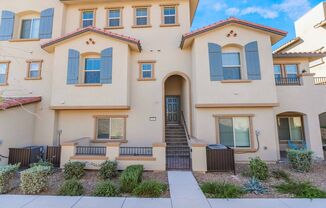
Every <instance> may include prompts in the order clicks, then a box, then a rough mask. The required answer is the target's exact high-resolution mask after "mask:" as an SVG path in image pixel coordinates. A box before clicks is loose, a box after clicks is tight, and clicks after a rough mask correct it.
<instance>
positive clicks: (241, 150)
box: [233, 148, 257, 154]
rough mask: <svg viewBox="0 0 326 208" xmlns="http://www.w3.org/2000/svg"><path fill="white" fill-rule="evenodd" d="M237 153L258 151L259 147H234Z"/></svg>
mask: <svg viewBox="0 0 326 208" xmlns="http://www.w3.org/2000/svg"><path fill="white" fill-rule="evenodd" d="M233 150H234V153H235V154H237V153H238V154H242V153H253V152H257V149H254V148H243V149H237V148H235V149H233Z"/></svg>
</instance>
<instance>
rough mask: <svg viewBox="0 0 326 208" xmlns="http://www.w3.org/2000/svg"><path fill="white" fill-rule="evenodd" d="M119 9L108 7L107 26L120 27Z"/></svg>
mask: <svg viewBox="0 0 326 208" xmlns="http://www.w3.org/2000/svg"><path fill="white" fill-rule="evenodd" d="M121 13H122V12H121V9H120V8H117V9H108V25H107V26H108V27H111V28H114V27H121V26H122V21H121V18H122V17H121Z"/></svg>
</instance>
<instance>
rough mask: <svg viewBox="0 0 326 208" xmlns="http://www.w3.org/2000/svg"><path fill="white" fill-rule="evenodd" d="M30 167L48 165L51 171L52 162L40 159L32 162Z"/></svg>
mask: <svg viewBox="0 0 326 208" xmlns="http://www.w3.org/2000/svg"><path fill="white" fill-rule="evenodd" d="M29 166H30V167H31V168H32V167H34V166H48V167H50V168H51V171H53V164H52V163H50V162H48V161H46V160H42V159H40V160H39V161H38V162H37V163H32V164H30V165H29Z"/></svg>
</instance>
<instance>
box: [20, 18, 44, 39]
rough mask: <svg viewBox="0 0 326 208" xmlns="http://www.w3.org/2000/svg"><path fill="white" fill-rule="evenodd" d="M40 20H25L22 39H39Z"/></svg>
mask: <svg viewBox="0 0 326 208" xmlns="http://www.w3.org/2000/svg"><path fill="white" fill-rule="evenodd" d="M39 30H40V18H32V19H23V20H22V25H21V31H20V38H21V39H34V38H35V39H36V38H39Z"/></svg>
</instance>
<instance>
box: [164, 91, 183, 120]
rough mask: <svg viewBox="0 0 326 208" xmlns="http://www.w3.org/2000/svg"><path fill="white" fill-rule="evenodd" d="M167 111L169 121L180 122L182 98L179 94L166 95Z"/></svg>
mask: <svg viewBox="0 0 326 208" xmlns="http://www.w3.org/2000/svg"><path fill="white" fill-rule="evenodd" d="M165 113H166V122H167V123H179V121H180V98H179V97H178V96H166V98H165Z"/></svg>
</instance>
